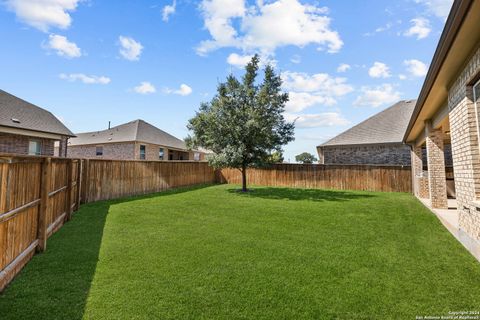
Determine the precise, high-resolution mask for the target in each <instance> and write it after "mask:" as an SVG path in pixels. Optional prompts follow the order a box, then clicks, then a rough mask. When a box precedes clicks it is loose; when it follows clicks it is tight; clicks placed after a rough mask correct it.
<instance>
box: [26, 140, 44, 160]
mask: <svg viewBox="0 0 480 320" xmlns="http://www.w3.org/2000/svg"><path fill="white" fill-rule="evenodd" d="M28 154H29V155H32V156H39V155H41V154H42V144H41V143H40V141H35V140H30V141H29V142H28Z"/></svg>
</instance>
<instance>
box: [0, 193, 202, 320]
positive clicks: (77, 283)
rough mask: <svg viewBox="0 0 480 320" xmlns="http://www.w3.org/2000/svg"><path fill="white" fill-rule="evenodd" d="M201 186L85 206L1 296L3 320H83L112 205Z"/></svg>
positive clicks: (0, 313) (0, 309)
mask: <svg viewBox="0 0 480 320" xmlns="http://www.w3.org/2000/svg"><path fill="white" fill-rule="evenodd" d="M208 186H211V185H200V186H194V187H185V188H178V189H171V190H166V191H163V192H161V193H155V194H149V195H144V196H137V197H129V198H123V199H118V200H107V201H99V202H94V203H89V204H85V205H82V206H81V207H80V210H79V211H77V212H76V213H75V214H74V215H73V218H72V220H71V221H70V222H68V223H66V224H65V225H64V226H63V227H62V228H61V229H60V230H59V231H58V232H56V233H55V234H54V235H53V236H52V237H51V238H49V240H48V242H47V250H46V251H45V252H44V253H42V254H37V255H36V256H34V257H33V259H32V261H30V262H29V263H28V264H27V265H26V267H25V268H24V269H23V270H22V271H21V272H20V274H19V275H18V276H17V277H16V278H15V279H14V280H13V282H12V283H10V285H9V286H8V287H7V288H6V289H5V290H4V292H3V293H1V294H0V319H9V320H11V319H14V320H15V319H22V320H25V319H49V320H50V319H69V320H76V319H82V318H83V314H84V310H85V306H86V304H87V298H88V294H89V291H90V287H91V284H92V281H93V279H94V276H95V271H96V267H97V262H98V260H99V253H100V248H101V244H102V238H103V230H104V226H105V222H106V220H107V216H108V214H109V211H110V207H111V206H112V205H115V204H120V203H125V202H130V201H138V200H144V199H148V198H154V197H159V196H166V195H172V194H178V193H183V192H188V191H191V190H195V189H200V188H205V187H208Z"/></svg>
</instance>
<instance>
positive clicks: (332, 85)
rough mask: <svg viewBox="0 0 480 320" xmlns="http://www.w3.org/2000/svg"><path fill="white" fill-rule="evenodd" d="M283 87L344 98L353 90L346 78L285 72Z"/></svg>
mask: <svg viewBox="0 0 480 320" xmlns="http://www.w3.org/2000/svg"><path fill="white" fill-rule="evenodd" d="M281 77H282V80H283V87H284V88H285V89H287V90H292V91H304V92H319V91H320V92H325V93H329V94H330V95H332V96H337V97H338V96H343V95H345V94H347V93H349V92H351V91H352V90H353V88H352V86H350V85H349V84H347V83H346V82H347V79H346V78H340V77H332V76H330V75H329V74H327V73H316V74H313V75H308V74H306V73H300V72H290V71H285V72H283V73H282V74H281Z"/></svg>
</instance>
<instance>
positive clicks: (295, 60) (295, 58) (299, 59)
mask: <svg viewBox="0 0 480 320" xmlns="http://www.w3.org/2000/svg"><path fill="white" fill-rule="evenodd" d="M290 62H291V63H295V64H299V63H300V62H302V57H300V56H299V55H298V54H295V55H293V56H292V57H291V58H290Z"/></svg>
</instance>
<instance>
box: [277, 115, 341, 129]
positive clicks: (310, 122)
mask: <svg viewBox="0 0 480 320" xmlns="http://www.w3.org/2000/svg"><path fill="white" fill-rule="evenodd" d="M284 116H285V119H286V120H287V121H289V122H291V121H295V128H298V129H303V128H320V127H334V126H344V125H347V124H349V121H348V120H347V119H345V118H344V117H343V116H342V115H341V114H340V113H338V112H324V113H316V114H293V113H285V114H284Z"/></svg>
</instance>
